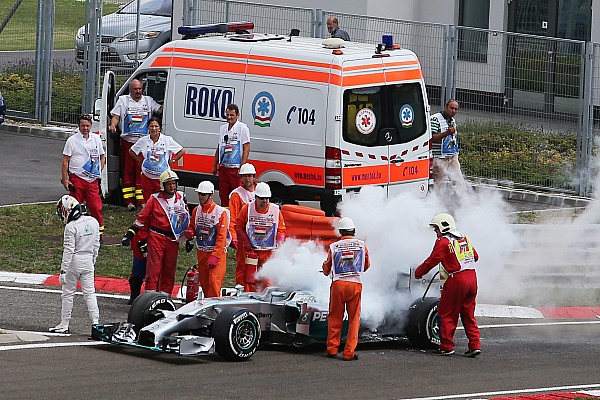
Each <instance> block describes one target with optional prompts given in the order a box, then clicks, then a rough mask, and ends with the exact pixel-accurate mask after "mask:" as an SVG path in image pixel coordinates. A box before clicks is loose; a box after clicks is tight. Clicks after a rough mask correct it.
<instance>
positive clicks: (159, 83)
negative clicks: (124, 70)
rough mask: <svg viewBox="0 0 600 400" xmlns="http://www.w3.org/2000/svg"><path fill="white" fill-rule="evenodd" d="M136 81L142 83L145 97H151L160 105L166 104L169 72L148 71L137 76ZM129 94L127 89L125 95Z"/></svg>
mask: <svg viewBox="0 0 600 400" xmlns="http://www.w3.org/2000/svg"><path fill="white" fill-rule="evenodd" d="M135 79H138V80H140V81H142V84H143V85H144V86H143V94H144V96H150V97H152V98H153V99H154V100H156V102H157V103H158V104H163V103H164V102H165V91H166V88H167V72H166V71H146V72H143V73H141V74H139V75H136V76H135ZM127 93H129V87H127V88H126V89H125V91H124V93H123V94H127Z"/></svg>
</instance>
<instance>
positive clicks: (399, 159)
mask: <svg viewBox="0 0 600 400" xmlns="http://www.w3.org/2000/svg"><path fill="white" fill-rule="evenodd" d="M403 162H404V160H403V159H402V158H394V159H393V160H390V163H391V164H399V163H403Z"/></svg>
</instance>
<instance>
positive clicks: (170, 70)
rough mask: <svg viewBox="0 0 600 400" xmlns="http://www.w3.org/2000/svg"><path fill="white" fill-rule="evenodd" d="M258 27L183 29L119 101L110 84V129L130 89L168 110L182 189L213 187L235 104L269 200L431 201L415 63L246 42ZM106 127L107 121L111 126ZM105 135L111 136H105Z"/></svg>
mask: <svg viewBox="0 0 600 400" xmlns="http://www.w3.org/2000/svg"><path fill="white" fill-rule="evenodd" d="M252 27H253V24H252V23H229V24H217V25H203V26H195V27H181V28H179V29H180V33H181V34H182V35H184V39H182V40H175V41H172V42H170V43H168V44H166V45H164V46H163V47H161V48H159V49H158V50H157V51H155V52H154V53H153V54H152V55H150V56H149V57H148V58H147V59H146V60H145V61H144V62H143V63H142V64H141V65H140V67H139V68H138V69H137V70H136V71H135V73H134V74H133V75H132V76H131V77H130V78H129V80H128V81H127V82H126V83H125V84H124V85H123V87H122V88H121V89H120V90H119V91H118V92H116V90H115V88H114V75H112V73H110V72H108V73H107V74H106V75H105V79H104V88H103V95H102V101H99V102H98V103H97V108H98V109H99V112H100V113H101V115H104V116H107V117H108V112H109V111H110V110H111V109H112V106H113V104H114V103H115V100H116V98H117V96H119V95H123V94H127V93H128V85H129V81H130V80H131V79H139V80H141V81H142V82H143V83H144V94H146V95H149V96H152V97H153V98H154V99H155V100H156V101H158V102H159V103H161V104H162V105H163V117H162V124H163V133H165V134H167V135H170V136H172V137H173V138H174V139H175V140H176V141H177V142H178V143H179V144H181V145H182V146H183V147H184V148H185V150H186V153H185V156H184V157H182V159H180V160H179V162H178V164H177V165H175V166H174V170H175V171H176V172H177V174H178V175H179V177H180V184H181V185H184V186H189V187H195V186H197V184H198V183H199V182H200V181H202V180H205V179H210V180H212V181H213V182H214V183H215V184H216V183H217V178H216V177H214V176H212V174H211V173H212V167H213V161H214V154H215V149H216V147H217V143H218V138H219V127H220V126H221V125H222V124H224V123H225V109H226V107H227V105H228V104H230V103H235V104H237V105H238V106H239V107H240V113H241V115H240V120H241V121H242V122H244V123H246V124H247V125H248V127H249V129H250V136H251V146H250V156H249V162H251V163H252V164H254V166H255V167H256V170H257V174H258V178H259V180H260V181H262V182H267V183H269V185H270V186H271V190H272V192H273V200H276V201H281V202H284V203H290V202H295V201H320V203H321V208H322V209H323V210H325V211H326V212H328V213H329V214H331V213H332V212H333V211H335V207H336V204H337V202H338V201H340V200H344V199H345V198H348V197H349V196H353V195H355V194H356V193H357V192H358V191H360V188H362V187H364V186H366V185H378V186H382V187H384V188H385V189H386V190H387V192H388V195H389V196H393V195H394V193H397V192H399V191H403V192H406V191H409V192H414V194H415V195H417V196H425V194H426V193H427V190H428V183H429V164H430V151H429V141H430V139H431V131H430V129H429V123H428V121H429V105H428V100H427V94H426V92H425V84H424V81H423V73H422V71H421V66H420V63H419V60H418V58H417V56H416V55H415V54H414V53H413V52H411V51H409V50H406V49H400V48H394V47H397V46H389V45H388V46H387V48H386V47H385V45H383V44H362V43H355V42H343V41H342V40H340V39H325V40H323V39H315V38H304V37H299V36H282V35H271V34H258V33H248V30H250V29H252ZM106 122H107V119H106V118H103V119H102V124H106ZM100 129H101V132H106V130H105V127H102V126H101V128H100ZM103 137H104V138H105V140H106V141H107V142H106V145H107V154H108V168H107V172H108V174H107V179H106V180H104V183H105V185H106V187H105V190H107V191H109V192H117V193H118V191H119V190H118V189H119V188H118V185H119V162H118V155H119V151H118V137H110V136H106V135H103Z"/></svg>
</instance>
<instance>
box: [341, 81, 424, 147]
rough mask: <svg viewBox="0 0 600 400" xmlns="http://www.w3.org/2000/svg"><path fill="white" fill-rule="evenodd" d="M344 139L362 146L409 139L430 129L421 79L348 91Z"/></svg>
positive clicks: (345, 99)
mask: <svg viewBox="0 0 600 400" xmlns="http://www.w3.org/2000/svg"><path fill="white" fill-rule="evenodd" d="M343 107H344V119H343V121H344V126H343V130H344V132H343V137H344V140H346V141H347V142H350V143H354V144H358V145H362V146H388V145H393V144H400V143H407V142H410V141H412V140H414V139H416V138H418V137H420V136H422V135H424V134H425V133H426V131H427V121H426V118H425V115H426V114H425V106H424V101H423V92H422V90H421V85H420V84H419V83H418V82H415V83H404V84H396V85H388V86H378V87H368V88H357V89H348V90H346V91H345V92H344V105H343Z"/></svg>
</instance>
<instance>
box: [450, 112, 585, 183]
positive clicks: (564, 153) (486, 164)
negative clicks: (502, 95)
mask: <svg viewBox="0 0 600 400" xmlns="http://www.w3.org/2000/svg"><path fill="white" fill-rule="evenodd" d="M460 140H461V142H460V146H461V147H460V162H461V167H462V169H463V173H464V174H465V175H470V176H477V177H482V178H490V179H497V180H504V181H512V182H515V183H517V184H518V183H521V184H526V185H535V186H544V187H553V188H559V189H566V190H572V189H573V183H574V182H573V176H574V174H575V161H576V155H577V153H576V149H577V134H576V133H562V134H561V133H546V132H539V131H532V130H528V129H525V128H521V127H517V126H513V125H508V124H493V123H483V124H474V123H470V124H462V125H461V126H460Z"/></svg>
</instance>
